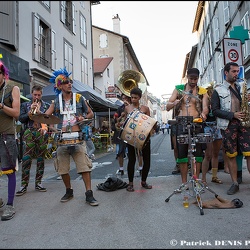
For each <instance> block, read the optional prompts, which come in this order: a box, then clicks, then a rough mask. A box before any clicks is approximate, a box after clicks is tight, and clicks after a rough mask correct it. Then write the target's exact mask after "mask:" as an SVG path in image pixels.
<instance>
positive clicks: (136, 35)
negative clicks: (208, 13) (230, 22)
mask: <svg viewBox="0 0 250 250" xmlns="http://www.w3.org/2000/svg"><path fill="white" fill-rule="evenodd" d="M197 5H198V1H187V2H184V1H176V2H174V1H125V2H124V1H100V4H98V5H93V6H92V24H93V25H95V26H98V27H100V28H104V29H107V30H110V31H113V20H112V18H113V16H115V15H116V14H118V15H119V17H120V20H121V21H120V33H121V35H124V36H126V37H128V38H129V40H130V43H131V45H132V47H133V50H134V52H135V54H136V57H137V59H138V60H139V63H140V65H141V67H142V69H143V72H144V75H145V77H146V78H147V80H148V83H149V86H148V91H149V92H150V93H152V94H153V96H155V97H157V98H159V99H160V100H164V97H166V94H171V93H172V92H173V89H174V87H175V85H176V84H180V83H181V78H182V72H183V67H184V63H185V58H186V54H187V53H189V52H190V51H191V49H192V46H194V45H196V44H197V42H198V39H197V36H196V34H195V33H192V30H193V24H194V19H195V14H196V9H197Z"/></svg>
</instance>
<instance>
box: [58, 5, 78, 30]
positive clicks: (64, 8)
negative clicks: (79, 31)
mask: <svg viewBox="0 0 250 250" xmlns="http://www.w3.org/2000/svg"><path fill="white" fill-rule="evenodd" d="M61 21H62V22H63V23H64V25H65V26H66V27H67V29H68V30H70V31H71V32H72V33H74V34H76V32H75V27H76V18H75V5H74V3H73V2H72V1H61Z"/></svg>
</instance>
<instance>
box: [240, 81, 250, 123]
mask: <svg viewBox="0 0 250 250" xmlns="http://www.w3.org/2000/svg"><path fill="white" fill-rule="evenodd" d="M242 80H243V83H242V86H241V88H242V91H241V94H242V96H241V99H242V101H241V112H243V113H244V114H245V118H244V119H242V120H241V125H242V126H243V127H250V115H249V114H250V113H249V105H248V92H247V82H246V79H242Z"/></svg>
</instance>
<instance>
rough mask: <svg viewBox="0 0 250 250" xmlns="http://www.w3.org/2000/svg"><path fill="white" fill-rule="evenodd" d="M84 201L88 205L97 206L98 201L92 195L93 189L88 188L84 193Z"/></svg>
mask: <svg viewBox="0 0 250 250" xmlns="http://www.w3.org/2000/svg"><path fill="white" fill-rule="evenodd" d="M85 195H86V202H87V203H88V204H89V205H90V206H98V205H99V203H98V201H97V200H96V199H95V198H94V196H93V191H92V190H88V191H87V192H86V193H85Z"/></svg>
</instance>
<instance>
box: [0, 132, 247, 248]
mask: <svg viewBox="0 0 250 250" xmlns="http://www.w3.org/2000/svg"><path fill="white" fill-rule="evenodd" d="M151 140H152V152H151V154H152V162H151V170H150V174H149V178H148V182H149V183H150V184H152V185H153V188H152V189H151V190H146V189H144V188H142V187H141V186H140V178H139V177H136V178H135V180H134V188H135V192H133V193H131V192H127V191H126V189H120V190H117V191H113V192H105V191H100V190H98V189H97V188H96V185H97V184H99V183H103V182H104V181H105V180H106V177H108V176H109V175H111V174H112V175H115V173H116V170H117V168H118V162H117V160H115V152H112V153H108V154H106V153H105V154H104V155H98V157H97V160H96V161H94V169H93V172H92V176H93V178H92V189H93V192H94V197H95V198H96V199H97V200H98V201H99V202H100V204H99V206H97V207H91V206H89V205H88V204H86V202H85V195H84V192H85V188H84V184H83V181H82V180H81V178H80V177H79V176H78V175H77V174H75V169H74V165H72V170H71V177H72V182H71V184H72V188H73V190H74V198H73V199H72V200H70V201H69V202H66V203H61V202H60V199H61V197H62V196H63V195H64V193H65V187H64V184H63V183H62V180H57V174H56V173H55V170H54V167H53V162H52V160H46V169H45V175H44V180H43V185H44V186H45V187H46V188H47V192H45V193H44V192H38V191H35V188H34V187H35V184H34V175H35V161H34V163H33V166H32V171H31V178H30V184H29V186H28V190H27V193H26V194H24V195H23V196H20V197H15V200H14V204H15V209H16V215H15V217H14V218H13V219H11V220H9V221H0V230H1V234H0V241H1V247H0V248H3V249H11V248H12V249H65V248H68V249H73V248H75V249H180V248H182V249H195V248H196V249H201V248H203V249H211V248H218V249H235V248H236V247H237V248H238V249H249V245H250V239H249V231H248V228H249V223H250V217H249V216H248V212H249V205H250V198H249V192H250V187H249V184H250V175H249V173H248V171H247V169H246V166H245V164H244V167H243V182H242V184H240V191H239V192H238V193H237V194H235V195H231V196H230V195H227V194H226V191H227V189H228V188H229V187H230V185H231V178H230V175H229V174H226V173H224V171H223V170H220V171H219V173H218V177H219V178H220V179H221V180H222V181H223V184H216V183H212V182H211V174H208V177H207V180H208V185H209V187H210V188H211V189H212V190H213V191H214V192H215V193H217V194H218V195H219V196H220V197H222V198H224V199H226V200H229V201H231V200H232V199H235V198H239V199H240V200H241V201H242V202H243V206H242V207H241V208H237V209H205V208H204V215H200V211H199V208H198V207H197V206H196V205H195V204H193V202H194V201H195V199H194V197H190V198H189V208H184V207H183V205H182V199H183V195H182V194H174V195H173V196H172V197H171V199H170V200H169V201H168V202H166V198H167V197H169V196H170V195H171V194H172V193H173V191H174V190H175V189H176V188H178V187H179V186H180V175H171V172H172V169H173V167H174V159H173V152H172V151H171V150H170V143H169V135H168V134H164V135H163V134H162V133H160V134H158V135H154V136H153V137H152V138H151ZM110 162H111V163H110ZM126 162H127V160H125V166H126ZM20 177H21V171H20V170H19V171H18V172H17V189H18V188H19V187H20ZM123 181H125V182H127V181H128V180H127V174H126V172H125V175H124V177H123ZM0 196H1V197H2V198H3V200H4V201H6V199H7V178H6V176H2V177H1V178H0ZM201 198H202V201H203V202H205V201H210V200H213V199H214V198H215V196H214V194H213V193H211V192H209V191H207V190H206V191H205V193H202V194H201ZM2 210H3V208H1V209H0V214H1V211H2Z"/></svg>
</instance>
